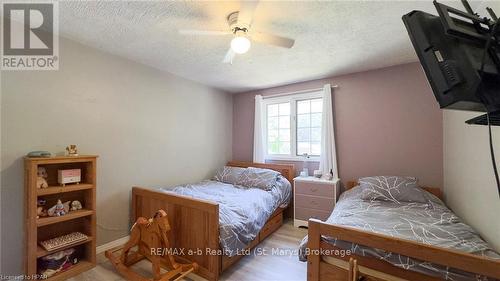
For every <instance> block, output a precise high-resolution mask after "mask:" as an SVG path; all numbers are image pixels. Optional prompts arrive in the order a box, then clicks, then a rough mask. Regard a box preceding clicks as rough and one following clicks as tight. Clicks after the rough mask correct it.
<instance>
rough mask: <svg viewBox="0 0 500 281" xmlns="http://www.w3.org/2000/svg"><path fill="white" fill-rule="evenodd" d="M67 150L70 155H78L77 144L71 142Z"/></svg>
mask: <svg viewBox="0 0 500 281" xmlns="http://www.w3.org/2000/svg"><path fill="white" fill-rule="evenodd" d="M66 152H67V153H68V156H78V149H77V148H76V145H75V144H70V145H69V146H67V147H66Z"/></svg>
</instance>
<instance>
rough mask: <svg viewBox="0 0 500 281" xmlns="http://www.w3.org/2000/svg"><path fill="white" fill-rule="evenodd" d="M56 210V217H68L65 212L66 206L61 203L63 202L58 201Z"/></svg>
mask: <svg viewBox="0 0 500 281" xmlns="http://www.w3.org/2000/svg"><path fill="white" fill-rule="evenodd" d="M55 207H56V208H55V209H54V215H55V216H57V217H59V216H64V215H66V212H64V205H63V203H62V202H61V200H57V204H56V206H55Z"/></svg>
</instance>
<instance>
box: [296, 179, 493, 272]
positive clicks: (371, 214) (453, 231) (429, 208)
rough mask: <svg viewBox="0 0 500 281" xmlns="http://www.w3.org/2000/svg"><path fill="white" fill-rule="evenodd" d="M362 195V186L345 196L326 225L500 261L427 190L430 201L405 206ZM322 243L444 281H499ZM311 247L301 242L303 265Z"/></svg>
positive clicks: (340, 243)
mask: <svg viewBox="0 0 500 281" xmlns="http://www.w3.org/2000/svg"><path fill="white" fill-rule="evenodd" d="M360 195H361V190H360V188H359V186H358V187H354V188H353V189H351V190H348V191H346V192H344V193H343V194H342V195H341V197H340V199H339V202H338V203H337V204H336V205H335V209H334V210H333V212H332V214H331V215H330V217H329V218H328V219H327V220H326V222H327V223H331V224H336V225H342V226H349V227H355V228H358V229H360V230H364V231H370V232H374V233H379V234H384V235H389V236H392V237H397V238H401V239H406V240H412V241H416V242H419V243H423V244H428V245H433V246H437V247H442V248H448V249H453V250H458V251H462V252H467V253H470V254H474V255H479V256H485V257H489V258H493V259H500V255H499V254H498V253H496V252H495V251H494V250H493V249H492V248H490V247H489V246H488V244H487V243H486V242H485V241H483V240H482V239H481V237H480V236H479V235H478V234H477V233H476V232H475V231H474V230H473V229H472V228H471V227H470V226H468V225H467V224H465V223H463V222H462V221H461V220H460V218H458V217H457V216H456V215H455V214H454V213H453V212H452V211H451V210H450V209H448V208H447V207H446V206H445V205H444V203H443V202H442V201H441V200H439V199H438V198H437V197H435V196H434V195H432V194H430V193H428V192H425V196H426V199H427V203H405V204H397V203H393V202H388V201H381V200H374V201H365V200H362V199H360ZM322 240H323V241H326V242H328V243H331V244H332V245H334V246H336V247H338V248H342V249H345V250H350V251H351V252H352V253H353V254H356V255H360V256H370V257H375V258H378V259H381V260H385V261H387V262H389V263H391V264H392V265H394V266H397V267H400V268H403V269H406V270H412V271H415V272H419V273H423V274H426V275H428V276H434V277H439V278H442V279H445V280H457V281H466V280H467V281H468V280H494V279H491V278H490V279H488V278H486V277H484V276H476V275H474V274H471V273H467V272H464V271H461V270H457V269H453V268H449V267H446V266H441V265H437V264H432V263H429V262H424V261H420V260H416V259H413V258H410V257H406V256H403V255H399V254H395V253H390V252H386V251H383V250H380V249H375V248H370V247H366V246H363V245H358V244H354V243H351V242H347V241H342V240H337V239H335V238H332V237H322ZM306 247H307V236H306V237H304V239H303V240H302V242H301V244H300V255H299V259H300V260H302V261H305V260H306V259H307V257H306V256H305V251H304V249H305V248H306Z"/></svg>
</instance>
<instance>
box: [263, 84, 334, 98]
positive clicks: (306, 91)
mask: <svg viewBox="0 0 500 281" xmlns="http://www.w3.org/2000/svg"><path fill="white" fill-rule="evenodd" d="M338 87H339V86H338V85H332V86H331V88H338ZM319 90H323V87H321V88H315V89H307V90H300V91H294V92H288V93H280V94H274V95H266V96H262V98H263V99H267V98H274V97H281V96H290V95H297V94H304V93H309V92H316V91H319Z"/></svg>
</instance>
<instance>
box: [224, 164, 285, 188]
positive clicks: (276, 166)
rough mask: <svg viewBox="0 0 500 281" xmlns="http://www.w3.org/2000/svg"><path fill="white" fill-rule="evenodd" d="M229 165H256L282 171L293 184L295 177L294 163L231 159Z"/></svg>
mask: <svg viewBox="0 0 500 281" xmlns="http://www.w3.org/2000/svg"><path fill="white" fill-rule="evenodd" d="M227 166H231V167H242V168H248V167H256V168H263V169H270V170H274V171H277V172H280V173H281V175H282V176H284V177H285V178H286V179H287V180H288V181H289V182H290V183H291V184H293V178H294V177H295V167H294V165H292V164H265V163H253V162H240V161H229V162H228V163H227Z"/></svg>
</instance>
